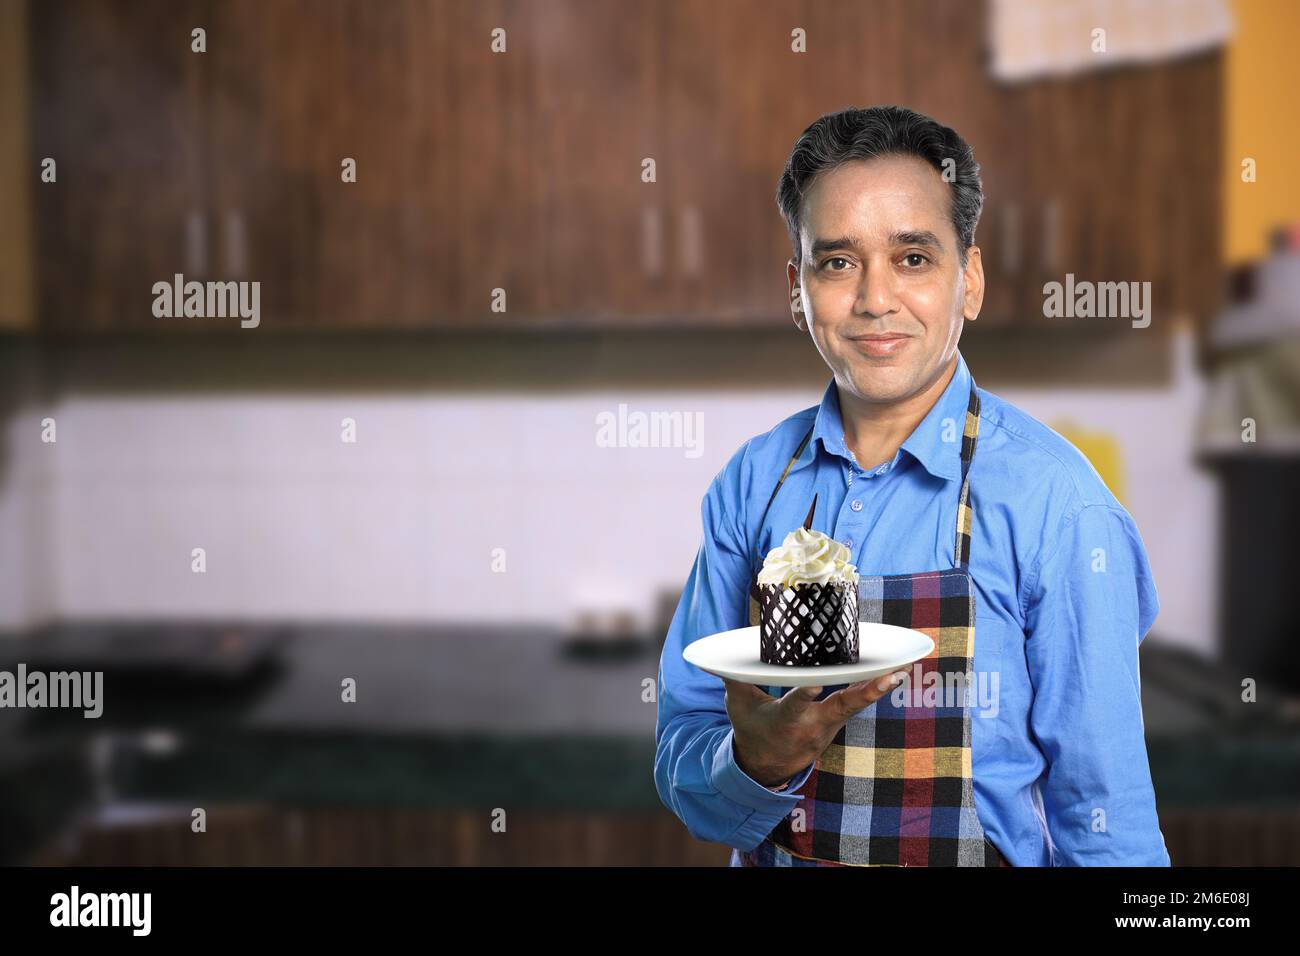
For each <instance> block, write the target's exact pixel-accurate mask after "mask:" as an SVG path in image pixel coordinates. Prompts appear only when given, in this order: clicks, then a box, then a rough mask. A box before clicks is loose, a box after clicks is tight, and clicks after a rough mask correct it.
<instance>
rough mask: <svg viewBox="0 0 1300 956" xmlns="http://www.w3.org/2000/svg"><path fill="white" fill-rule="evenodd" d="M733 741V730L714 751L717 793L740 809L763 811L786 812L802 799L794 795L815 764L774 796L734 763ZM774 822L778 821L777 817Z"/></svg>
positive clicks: (797, 794) (769, 788)
mask: <svg viewBox="0 0 1300 956" xmlns="http://www.w3.org/2000/svg"><path fill="white" fill-rule="evenodd" d="M735 739H736V731H735V729H734V728H732V729H729V730H728V731H727V736H726V737H725V738H723V740H722V741H721V743H720V744H719V745H718V749H717V750H716V751H714V755H713V786H714V787H716V788H717V790H718V792H719V793H721V794H722V795H723V796H725V797H728V798H729V799H731V800H734V801H736V803H739V804H740V805H742V806H745V807H749V808H750V809H752V810H763V811H770V810H775V811H781V810H785V811H788V810H789V809H790V808H792V807H793V806H794V805H795V804H796V803H798V802H799V801H800V800H801V799H803V798H802V797H801V796H800V795H799V793H798V791H799V789H800V788H801V787H803V785H804V784H805V783H806V782H807V781H808V777H809V776H811V775H812V771H813V767H815V766H816V765H817V764H816V761H814V762H813V763H810V764H809V765H808V766H807V767H805V768H804V769H803V771H802V772H801V773H799V774H797V775H796V776H795V777H794V778H793V779H792V780H791V781H790V783H789V784H788V785H787V786H786V788H785V790H783V791H780V792H778V791H775V790H773V789H772V788H771V787H765V786H763V785H762V784H761V783H759V782H758V781H757V780H755V779H754V778H753V777H751V776H750V775H749V774H747V773H745V771H743V770H741V769H740V765H739V764H737V763H736V753H735V750H734V749H733V744H734V742H735ZM777 819H780V816H778V817H777Z"/></svg>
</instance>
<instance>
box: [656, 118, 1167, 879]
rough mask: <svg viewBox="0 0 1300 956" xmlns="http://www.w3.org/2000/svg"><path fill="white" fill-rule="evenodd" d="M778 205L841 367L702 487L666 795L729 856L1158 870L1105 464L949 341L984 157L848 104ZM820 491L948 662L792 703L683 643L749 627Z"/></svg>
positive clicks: (865, 575) (949, 138) (1123, 578)
mask: <svg viewBox="0 0 1300 956" xmlns="http://www.w3.org/2000/svg"><path fill="white" fill-rule="evenodd" d="M777 199H778V204H779V206H780V209H781V213H782V215H783V217H784V218H785V220H786V223H787V226H788V228H789V231H790V238H791V243H792V246H793V249H794V258H793V259H791V260H790V262H789V263H788V264H787V273H788V278H789V289H790V309H791V313H792V315H793V317H794V323H795V325H796V326H797V327H798V328H799V329H800V331H804V332H807V333H809V334H810V335H811V337H812V341H813V345H814V346H815V347H816V348H817V351H818V352H819V353H820V354H821V356H822V358H823V359H824V360H825V362H826V364H827V365H828V366H829V367H830V370H831V372H832V375H833V378H832V380H831V382H830V384H829V385H828V386H827V388H826V392H825V394H824V396H823V398H822V401H821V403H820V404H819V405H816V406H813V407H811V408H806V409H804V410H802V411H800V412H798V413H796V414H794V415H791V416H790V417H789V418H787V419H785V420H784V421H782V422H781V423H780V424H778V425H777V426H776V427H774V428H773V429H771V430H770V431H768V432H766V433H764V434H761V435H757V436H755V437H753V438H751V439H750V440H748V441H747V442H745V444H744V445H742V446H741V448H740V449H739V450H738V451H737V452H736V453H735V454H734V455H733V456H732V458H731V459H730V461H728V463H727V464H726V466H725V467H724V468H723V469H722V471H721V472H719V473H718V475H717V476H716V477H715V478H714V480H713V482H712V484H711V485H710V487H709V489H708V492H707V493H706V494H705V496H704V501H703V505H702V516H703V523H704V536H703V542H702V544H701V546H700V550H699V553H698V556H697V557H696V560H695V565H694V567H693V568H692V569H691V573H690V576H689V578H688V579H687V582H686V587H685V590H684V591H683V593H682V597H681V601H680V603H679V604H678V607H677V612H676V614H675V615H674V617H673V621H672V625H671V629H670V631H669V633H668V635H667V638H666V642H665V646H664V650H663V657H662V660H661V662H660V671H659V698H658V708H659V709H658V724H657V727H656V734H655V736H656V744H657V752H656V757H655V767H654V773H655V785H656V787H657V788H658V791H659V794H660V797H661V798H662V799H663V801H664V803H665V804H666V805H667V806H668V807H669V808H670V809H671V810H672V811H673V812H674V813H676V814H677V816H678V817H680V818H681V820H682V821H683V823H685V825H686V827H687V828H688V829H689V830H690V832H691V833H692V834H693V835H694V836H695V837H697V838H698V839H701V840H707V841H714V842H719V843H723V844H726V845H728V846H731V847H733V848H734V849H733V853H732V865H754V866H770V865H776V866H783V865H784V866H802V865H809V866H822V865H902V866H916V865H921V866H926V865H959V866H1006V865H1011V866H1052V865H1055V866H1062V865H1065V866H1069V865H1149V866H1168V865H1169V855H1168V853H1167V852H1166V850H1165V845H1164V840H1163V837H1162V836H1161V833H1160V828H1159V822H1158V820H1157V817H1156V810H1155V798H1154V794H1153V792H1152V786H1151V778H1150V771H1149V768H1148V762H1147V755H1146V746H1145V741H1144V738H1143V726H1142V710H1141V700H1140V695H1139V673H1138V645H1139V643H1140V642H1141V640H1142V638H1143V637H1144V636H1145V635H1146V633H1147V631H1148V630H1149V628H1150V626H1151V623H1152V622H1153V621H1154V620H1155V617H1156V614H1157V612H1158V610H1159V604H1158V601H1157V597H1156V589H1155V585H1154V583H1153V581H1152V578H1151V570H1150V567H1149V565H1148V562H1147V557H1146V553H1145V550H1144V548H1143V544H1142V540H1141V537H1140V536H1139V534H1138V530H1137V528H1136V526H1135V525H1134V523H1133V520H1132V518H1131V517H1130V516H1129V515H1128V513H1127V512H1126V511H1125V510H1124V508H1123V507H1121V505H1120V504H1119V502H1118V501H1116V499H1115V498H1114V496H1113V495H1112V494H1111V493H1110V492H1109V491H1108V490H1107V488H1106V486H1105V485H1104V483H1103V482H1102V481H1101V479H1100V477H1099V476H1098V475H1097V473H1096V471H1095V470H1094V469H1093V468H1092V467H1091V466H1090V465H1089V463H1088V461H1087V460H1086V459H1085V458H1084V457H1083V456H1082V455H1081V454H1080V453H1079V452H1078V451H1077V450H1076V449H1075V448H1074V447H1073V446H1072V445H1071V444H1070V443H1069V442H1067V441H1066V440H1065V439H1064V438H1062V437H1061V436H1060V435H1058V434H1057V433H1056V432H1054V431H1052V430H1051V429H1049V428H1048V427H1046V426H1045V425H1043V424H1041V423H1040V422H1038V421H1036V420H1034V419H1033V418H1031V417H1029V416H1028V415H1026V414H1025V413H1024V412H1022V411H1020V410H1019V409H1017V408H1015V407H1014V406H1012V405H1010V404H1008V403H1007V402H1005V401H1003V400H1001V399H999V398H998V397H997V396H995V395H992V394H990V393H989V392H986V391H984V390H983V389H979V388H977V387H976V386H975V384H974V382H973V379H972V377H971V374H970V371H969V370H968V369H967V367H966V363H965V360H964V359H963V358H962V356H961V353H960V352H959V351H958V348H957V346H958V341H959V339H960V337H961V332H962V328H963V326H964V324H965V323H966V322H968V321H974V320H975V318H976V317H977V316H978V314H979V310H980V305H981V302H982V299H983V292H984V273H983V267H982V263H981V257H980V250H979V247H978V246H976V245H975V244H974V237H975V226H976V223H977V222H978V220H979V214H980V210H981V207H982V204H983V193H982V187H981V184H980V178H979V167H978V165H977V164H976V162H975V159H974V155H973V153H972V151H971V149H970V147H969V146H967V144H966V143H965V142H964V141H963V140H962V139H961V138H960V137H959V136H958V135H957V134H956V133H955V132H954V131H953V130H951V129H949V128H947V127H945V126H942V125H940V124H938V123H936V122H935V121H934V120H932V119H930V118H928V117H925V116H922V115H920V114H917V113H915V112H912V111H911V110H907V109H902V108H899V107H877V108H872V109H865V110H860V109H850V110H844V111H842V112H839V113H835V114H831V115H827V116H823V117H822V118H821V119H819V120H817V122H815V123H813V124H812V125H811V126H810V127H808V129H807V130H806V131H805V132H804V133H803V135H802V136H801V137H800V138H799V140H798V142H797V143H796V144H795V148H794V151H793V153H792V154H791V156H790V159H789V161H788V163H787V164H786V167H785V170H784V173H783V175H782V177H781V181H780V185H779V188H778V193H777ZM814 495H815V496H816V500H817V505H816V514H815V520H814V524H813V527H814V528H815V529H816V530H819V531H823V532H824V533H825V534H827V535H829V536H831V537H833V538H835V539H836V540H838V541H840V542H842V543H843V544H845V545H846V546H847V547H848V548H849V550H850V551H851V552H852V555H853V561H854V563H855V564H856V565H857V567H858V569H859V572H860V574H861V584H860V597H859V616H860V618H861V619H862V620H864V621H881V622H884V623H895V624H903V625H905V626H910V627H915V628H918V629H921V630H924V631H925V632H926V633H927V634H929V635H931V636H932V637H933V638H935V640H936V648H935V651H934V652H933V653H932V654H931V655H930V656H929V657H928V658H926V659H923V660H922V661H920V662H917V663H916V664H914V665H913V666H910V667H909V668H907V670H906V671H904V672H903V677H911V678H912V680H911V681H909V682H906V683H902V684H901V685H898V686H895V684H894V683H891V678H890V677H888V676H887V677H885V678H880V679H879V680H876V681H864V682H861V683H858V684H853V685H849V686H845V687H841V688H839V689H836V690H834V692H831V688H830V687H827V688H821V687H805V688H796V689H792V690H789V691H788V692H785V693H784V694H783V695H782V696H776V695H777V694H781V691H782V689H781V688H776V687H773V688H771V690H772V692H773V693H771V694H769V693H767V692H765V691H764V690H763V689H761V688H759V687H755V686H753V685H750V684H745V683H741V682H736V681H731V680H723V679H720V678H718V677H715V676H713V675H710V674H708V673H706V672H704V671H701V670H700V669H698V668H696V667H694V666H693V665H691V664H688V663H687V662H686V661H685V660H683V658H682V651H683V648H684V647H685V646H686V645H687V644H689V643H691V642H692V641H695V640H698V639H699V638H701V637H705V636H707V635H709V634H713V633H716V632H719V631H725V630H730V629H732V628H737V627H743V626H745V625H746V624H749V625H754V624H756V623H757V618H756V615H755V605H754V603H753V602H752V601H751V600H750V598H751V595H752V593H753V590H752V589H753V582H754V576H755V575H756V573H757V571H758V569H759V568H760V567H761V564H762V560H763V556H764V555H765V554H766V552H767V550H768V549H771V548H773V547H776V546H777V545H779V544H780V543H781V541H782V539H783V538H784V536H785V535H786V534H787V533H788V532H789V531H791V530H792V529H794V528H796V527H798V526H799V525H801V524H802V522H803V520H804V518H805V516H806V514H807V512H808V510H809V504H810V502H812V501H813V498H814ZM754 650H755V653H756V654H757V651H758V639H757V637H755V641H754ZM954 673H955V674H956V675H958V676H963V675H964V676H965V677H966V679H967V680H968V685H969V689H968V690H967V692H966V693H964V694H959V695H957V698H956V699H954V697H953V695H951V694H947V695H945V691H944V689H945V687H948V688H951V687H952V686H953V682H952V680H951V677H952V675H953V674H954ZM918 684H920V685H924V686H918Z"/></svg>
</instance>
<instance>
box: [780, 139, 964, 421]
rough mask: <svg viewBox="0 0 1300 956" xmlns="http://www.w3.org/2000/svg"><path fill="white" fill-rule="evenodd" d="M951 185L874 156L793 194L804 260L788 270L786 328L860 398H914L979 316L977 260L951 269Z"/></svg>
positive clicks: (925, 168) (912, 163) (932, 173)
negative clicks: (800, 202) (804, 336)
mask: <svg viewBox="0 0 1300 956" xmlns="http://www.w3.org/2000/svg"><path fill="white" fill-rule="evenodd" d="M951 189H952V187H951V186H950V185H949V184H948V183H946V182H944V181H943V179H942V177H941V176H940V175H939V172H938V171H937V170H936V169H934V167H932V166H930V165H929V164H928V163H926V162H925V161H924V160H922V159H920V158H918V157H915V156H882V157H878V158H875V159H870V160H853V161H851V162H848V163H845V164H843V165H841V166H838V167H836V168H835V169H832V170H829V171H827V172H824V173H821V174H820V175H818V176H817V177H816V178H815V179H814V180H813V184H812V188H811V189H810V190H809V191H808V193H807V194H806V195H805V197H804V206H803V214H802V216H801V231H800V241H801V243H802V246H803V263H802V265H801V266H800V267H798V268H796V267H795V264H794V261H793V260H791V261H790V263H789V264H788V266H787V272H788V275H789V279H790V292H791V309H792V312H793V315H794V319H795V324H796V325H798V326H799V328H801V329H805V328H806V329H808V330H809V331H811V333H812V337H813V342H814V343H815V344H816V346H817V351H819V352H820V353H821V355H822V358H823V359H824V360H825V361H826V364H827V365H828V366H830V368H831V371H832V372H833V373H834V375H835V381H836V383H837V384H838V385H839V386H840V387H841V388H844V389H847V390H848V391H849V392H850V393H852V394H854V395H856V396H858V397H859V398H861V399H862V400H864V401H869V402H879V403H894V402H899V401H904V400H906V399H908V398H910V397H912V396H914V395H917V394H919V393H921V392H923V391H924V390H925V389H926V388H927V387H929V386H930V385H931V384H933V383H934V381H935V380H936V379H937V378H938V376H939V375H940V374H941V373H942V371H943V370H944V369H945V368H947V366H948V363H949V362H950V361H951V360H952V358H953V356H954V355H955V353H956V351H957V342H958V340H959V339H960V337H961V327H962V322H963V321H964V320H966V319H974V318H975V317H976V316H977V315H978V314H979V309H980V305H981V303H982V301H983V296H984V272H983V268H982V266H981V264H980V253H979V249H978V248H976V247H973V246H972V247H971V249H970V252H969V259H968V261H967V263H966V266H965V267H963V266H962V263H961V253H960V249H959V248H958V246H959V240H958V237H957V232H956V230H955V229H954V228H953V224H952V219H951V217H950V215H949V210H950V204H951V201H952V200H951ZM872 336H894V337H893V338H886V339H880V340H878V341H872V340H871V338H870V337H872ZM864 337H866V338H864Z"/></svg>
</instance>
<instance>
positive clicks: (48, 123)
mask: <svg viewBox="0 0 1300 956" xmlns="http://www.w3.org/2000/svg"><path fill="white" fill-rule="evenodd" d="M200 14H201V5H200V4H198V3H196V2H190V0H140V2H138V3H130V4H110V3H100V2H93V0H69V2H67V3H58V4H42V3H33V4H30V5H29V7H28V17H29V21H28V22H29V30H30V35H31V43H30V69H31V83H30V88H31V90H32V96H33V103H32V107H31V110H30V115H31V118H32V135H31V137H30V149H31V151H32V156H31V165H30V167H29V169H30V171H31V175H32V176H33V177H38V176H39V174H40V170H41V169H42V168H43V165H42V164H43V162H44V160H45V159H46V158H49V159H53V160H54V162H55V167H54V169H55V177H56V178H55V181H54V182H37V184H36V185H35V187H34V190H33V197H34V213H35V215H34V222H35V227H36V255H35V267H36V309H37V316H38V319H39V321H40V323H41V325H42V326H43V327H45V328H49V329H52V330H55V331H65V330H75V331H82V330H100V329H116V328H122V327H131V326H141V325H146V324H148V325H150V326H151V327H153V326H156V325H157V323H158V321H159V320H156V319H154V318H153V315H152V311H151V306H152V303H153V294H152V291H151V290H152V286H153V284H154V283H155V282H158V281H170V279H171V277H172V276H173V274H175V273H177V272H183V273H187V274H194V273H198V272H201V271H203V270H202V267H201V264H202V262H203V260H204V258H205V255H206V253H205V251H204V241H205V234H204V222H203V209H204V204H203V192H204V188H205V187H204V180H205V162H206V157H205V154H204V149H203V141H204V129H203V124H202V119H201V114H200V110H199V106H200V83H201V80H202V69H201V67H200V65H199V59H200V58H199V55H196V54H192V53H191V52H190V31H191V29H193V27H194V26H195V25H196V23H197V22H198V20H199V18H200ZM196 277H197V276H196Z"/></svg>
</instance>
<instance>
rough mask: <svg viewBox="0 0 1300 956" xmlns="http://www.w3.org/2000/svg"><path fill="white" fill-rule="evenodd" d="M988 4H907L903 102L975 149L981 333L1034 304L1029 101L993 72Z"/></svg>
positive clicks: (959, 0)
mask: <svg viewBox="0 0 1300 956" xmlns="http://www.w3.org/2000/svg"><path fill="white" fill-rule="evenodd" d="M987 15H988V14H987V9H986V6H985V5H984V4H982V3H972V2H970V0H935V2H930V3H913V4H908V5H907V6H906V7H905V25H906V35H907V37H908V38H909V40H908V42H907V43H906V44H904V45H903V62H904V70H905V73H906V76H907V100H906V105H907V106H910V107H911V108H912V109H915V110H917V111H919V112H921V113H925V114H927V115H928V116H931V117H933V118H934V119H936V120H938V121H939V122H941V123H943V124H944V125H945V126H950V127H952V128H953V129H954V130H955V131H956V132H957V133H958V135H960V136H961V137H962V139H964V140H965V141H966V142H967V143H969V144H970V146H971V147H972V148H973V149H974V151H975V161H976V162H977V163H979V165H980V178H981V181H982V183H983V187H984V208H983V211H982V213H981V215H980V221H979V225H978V226H977V227H976V230H975V244H976V245H977V246H979V248H980V257H981V260H982V262H983V267H984V282H985V290H984V304H983V306H982V307H981V309H980V314H979V318H978V320H977V321H978V323H979V328H981V329H988V328H993V327H1001V326H1007V325H1011V324H1014V323H1015V322H1016V321H1017V320H1018V318H1019V317H1020V316H1021V315H1022V314H1023V313H1024V311H1025V310H1026V309H1028V308H1032V307H1033V300H1032V298H1031V297H1030V296H1029V295H1028V294H1027V292H1028V290H1029V288H1030V287H1029V284H1028V282H1027V276H1028V265H1027V259H1028V258H1029V255H1028V254H1029V250H1028V247H1027V236H1026V226H1027V219H1028V218H1029V216H1030V214H1031V213H1032V209H1031V204H1030V201H1029V196H1028V195H1027V193H1026V190H1025V188H1024V182H1025V172H1026V169H1027V166H1028V162H1027V159H1026V151H1025V148H1024V147H1025V143H1024V138H1023V137H1024V105H1023V104H1024V96H1023V92H1022V91H1021V90H1020V89H1018V88H1016V87H1014V86H1007V85H1004V84H1001V83H999V82H998V81H996V80H995V79H994V78H993V76H992V75H991V73H990V71H989V68H988V54H987V45H986V41H985V36H986V33H987V31H986V29H985V18H986V16H987Z"/></svg>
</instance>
